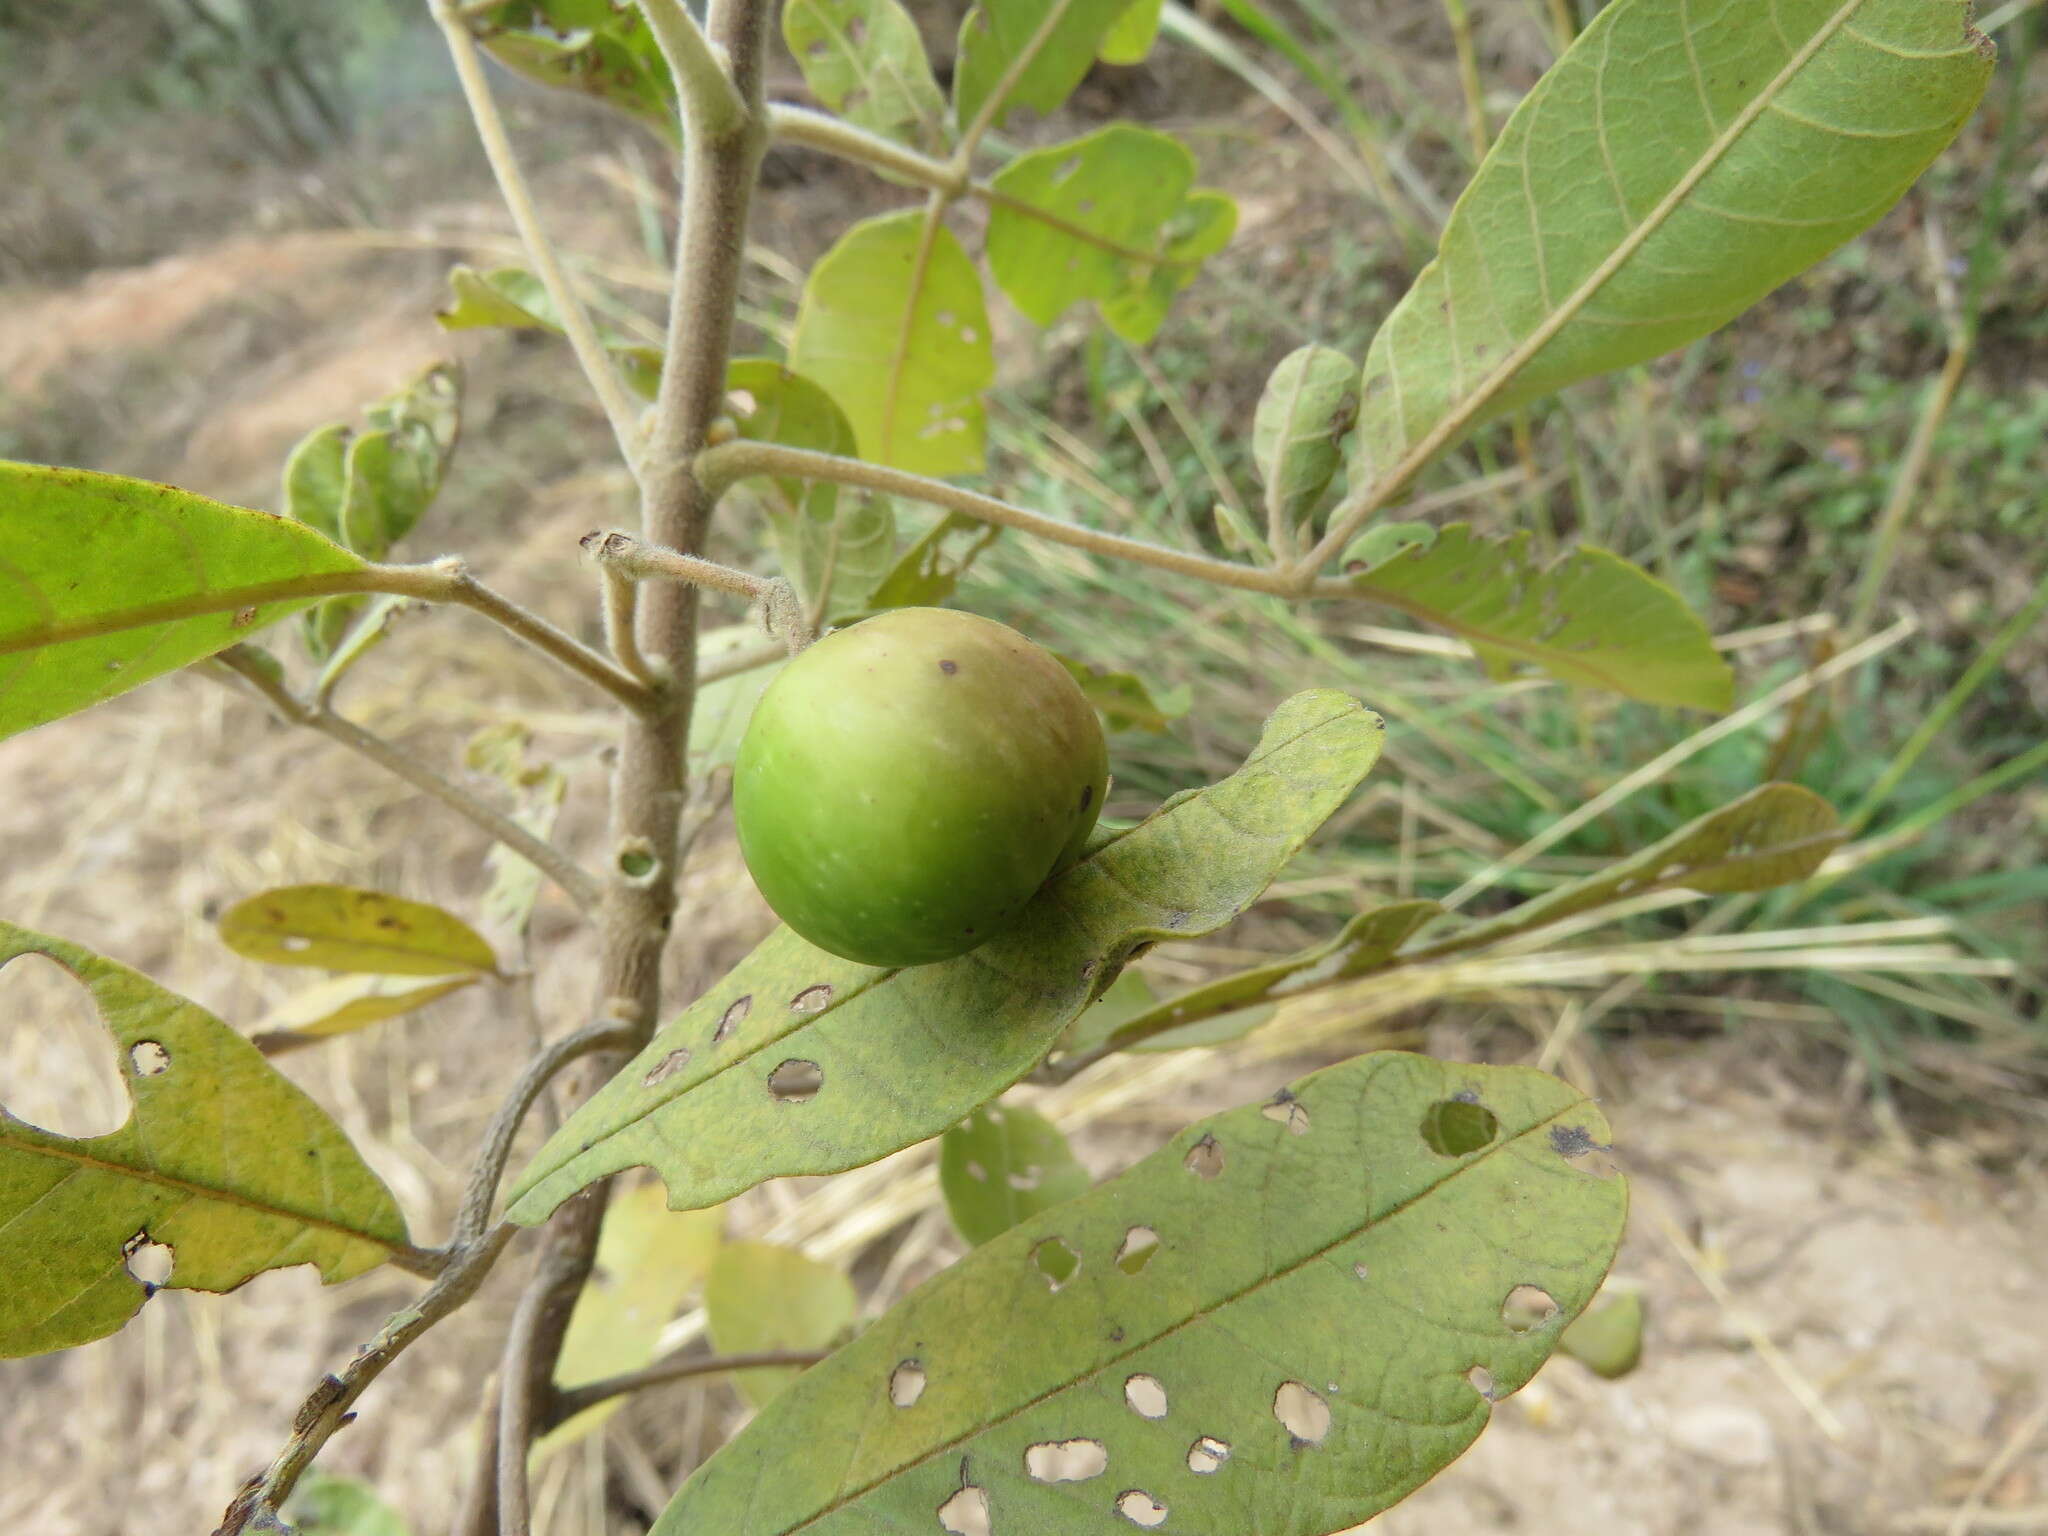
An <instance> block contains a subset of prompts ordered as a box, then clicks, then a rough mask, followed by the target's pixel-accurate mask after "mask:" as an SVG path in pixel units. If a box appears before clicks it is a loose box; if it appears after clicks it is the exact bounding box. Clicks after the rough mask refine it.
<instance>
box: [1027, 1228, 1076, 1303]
mask: <svg viewBox="0 0 2048 1536" xmlns="http://www.w3.org/2000/svg"><path fill="white" fill-rule="evenodd" d="M1031 1267H1032V1268H1033V1269H1035V1270H1037V1271H1038V1272H1039V1273H1040V1274H1041V1275H1043V1276H1044V1277H1045V1283H1046V1285H1047V1287H1048V1288H1049V1289H1051V1290H1055V1291H1056V1290H1058V1289H1059V1288H1060V1287H1061V1286H1063V1285H1065V1284H1066V1283H1067V1282H1068V1281H1069V1280H1071V1279H1073V1278H1074V1274H1075V1272H1076V1271H1077V1270H1079V1269H1080V1267H1081V1255H1080V1254H1078V1253H1076V1252H1074V1250H1073V1249H1071V1248H1069V1247H1068V1246H1067V1245H1066V1243H1065V1242H1063V1241H1062V1240H1061V1239H1059V1238H1057V1237H1048V1238H1047V1239H1046V1240H1045V1241H1044V1242H1042V1243H1040V1244H1039V1245H1038V1246H1037V1247H1036V1248H1033V1249H1032V1250H1031Z"/></svg>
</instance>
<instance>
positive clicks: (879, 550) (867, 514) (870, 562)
mask: <svg viewBox="0 0 2048 1536" xmlns="http://www.w3.org/2000/svg"><path fill="white" fill-rule="evenodd" d="M820 489H825V490H833V489H837V487H821V488H820ZM768 522H769V526H770V527H771V528H772V529H773V530H774V534H775V546H776V552H777V553H778V554H779V555H780V556H781V559H782V571H783V574H784V575H785V576H787V577H788V578H789V580H790V583H791V584H792V585H793V586H794V587H795V588H796V590H797V594H798V595H799V596H800V597H802V598H803V600H804V606H805V607H806V608H808V609H809V610H810V611H811V612H813V613H819V614H822V615H823V617H824V619H825V621H826V622H827V623H830V622H832V621H834V620H838V619H843V618H845V617H847V616H848V615H849V614H855V613H860V612H862V611H863V610H865V609H866V608H867V607H868V606H869V605H870V600H871V598H872V596H873V593H874V591H875V588H876V587H878V586H879V585H881V583H882V582H883V581H884V580H885V579H886V578H887V577H888V575H889V573H890V572H891V571H892V570H894V569H895V566H896V508H895V504H894V503H893V502H892V501H890V500H889V498H888V497H886V496H862V495H848V496H843V497H841V496H832V495H824V496H820V495H817V494H812V495H807V496H805V497H804V499H803V500H802V501H801V502H799V503H798V504H797V506H796V508H795V510H793V511H791V510H785V509H782V508H778V507H774V506H772V505H771V506H770V508H769V513H768Z"/></svg>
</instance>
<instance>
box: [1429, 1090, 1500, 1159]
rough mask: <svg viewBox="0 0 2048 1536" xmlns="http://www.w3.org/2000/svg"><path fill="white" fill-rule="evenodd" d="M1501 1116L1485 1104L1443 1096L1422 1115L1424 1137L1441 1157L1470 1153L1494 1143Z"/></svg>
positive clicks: (1431, 1148) (1464, 1155)
mask: <svg viewBox="0 0 2048 1536" xmlns="http://www.w3.org/2000/svg"><path fill="white" fill-rule="evenodd" d="M1499 1134H1500V1120H1499V1119H1498V1118H1497V1117H1496V1116H1495V1115H1494V1112H1493V1111H1492V1110H1490V1109H1488V1108H1487V1107H1486V1106H1485V1105H1484V1104H1474V1103H1472V1102H1471V1101H1470V1100H1469V1099H1442V1100H1440V1101H1438V1102H1437V1103H1435V1104H1432V1105H1430V1106H1429V1109H1428V1110H1427V1112H1425V1113H1424V1115H1423V1117H1422V1139H1423V1141H1424V1142H1425V1143H1427V1145H1428V1147H1429V1150H1430V1151H1432V1152H1434V1153H1436V1155H1437V1156H1439V1157H1468V1156H1470V1155H1471V1154H1472V1153H1474V1152H1477V1151H1480V1150H1481V1149H1482V1148H1485V1147H1490V1146H1492V1145H1493V1139H1494V1137H1496V1136H1498V1135H1499Z"/></svg>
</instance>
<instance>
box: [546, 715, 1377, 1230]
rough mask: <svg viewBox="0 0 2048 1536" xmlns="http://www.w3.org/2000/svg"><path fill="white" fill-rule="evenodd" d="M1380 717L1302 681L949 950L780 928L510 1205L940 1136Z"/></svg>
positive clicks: (1203, 920) (1166, 929) (1312, 824)
mask: <svg viewBox="0 0 2048 1536" xmlns="http://www.w3.org/2000/svg"><path fill="white" fill-rule="evenodd" d="M1385 729H1386V728H1385V724H1384V722H1383V721H1382V720H1381V719H1380V717H1379V716H1377V715H1375V714H1372V713H1370V712H1368V711H1367V710H1365V709H1363V708H1361V707H1360V706H1359V704H1358V703H1357V701H1356V700H1354V699H1349V698H1346V697H1345V696H1344V695H1342V694H1338V693H1331V692H1328V691H1326V690H1318V691H1313V692H1309V693H1303V694H1297V695H1296V696H1295V697H1294V698H1292V699H1289V700H1288V701H1287V702H1286V703H1284V704H1282V705H1281V706H1280V708H1279V709H1277V710H1276V711H1274V713H1273V716H1272V718H1271V719H1270V720H1268V721H1267V722H1266V729H1265V733H1264V734H1263V735H1262V736H1261V738H1260V740H1259V745H1258V748H1257V749H1256V750H1255V751H1254V752H1253V753H1252V755H1251V757H1250V759H1249V760H1248V761H1247V762H1246V763H1245V765H1244V767H1242V768H1241V769H1239V770H1238V771H1237V772H1236V773H1234V774H1232V775H1231V776H1230V777H1229V778H1227V779H1225V780H1224V781H1223V782H1222V783H1220V784H1213V785H1211V786H1209V787H1208V788H1206V789H1201V790H1195V791H1191V792H1189V793H1187V794H1184V795H1177V796H1175V797H1174V798H1173V799H1171V800H1169V801H1167V802H1166V803H1165V804H1164V805H1162V806H1161V807H1160V808H1159V809H1158V810H1157V811H1155V812H1154V813H1153V814H1152V815H1151V816H1150V817H1149V818H1147V819H1146V820H1145V821H1143V822H1141V823H1140V824H1139V825H1138V826H1136V827H1134V828H1132V829H1130V830H1128V831H1124V832H1121V833H1120V834H1118V835H1115V836H1112V837H1109V838H1107V839H1105V840H1104V841H1103V842H1101V843H1100V844H1099V845H1097V846H1095V847H1093V848H1091V849H1090V850H1089V852H1087V853H1086V854H1084V855H1083V857H1082V858H1081V860H1080V861H1079V862H1077V863H1076V864H1075V865H1074V866H1073V867H1072V868H1070V869H1069V870H1067V871H1066V872H1065V873H1064V874H1062V875H1060V876H1059V877H1057V878H1056V879H1054V880H1052V881H1050V882H1048V883H1047V885H1046V886H1045V888H1044V889H1043V890H1041V891H1040V892H1039V893H1038V895H1037V896H1036V897H1034V898H1033V899H1032V901H1031V903H1030V905H1029V906H1027V907H1026V908H1025V909H1024V912H1023V913H1022V915H1021V916H1020V918H1019V919H1018V921H1017V923H1016V924H1015V925H1014V926H1013V927H1012V928H1011V929H1010V930H1008V931H1007V932H1005V933H1003V934H1001V935H1000V936H998V937H996V938H994V939H991V940H990V941H989V942H988V943H986V944H984V945H982V946H981V948H979V949H976V950H973V951H971V952H969V953H968V954H965V955H962V956H961V957H960V958H959V959H957V960H947V961H941V962H939V963H938V964H935V965H921V966H916V967H913V968H912V969H909V970H897V971H890V970H882V969H878V968H876V967H874V966H865V965H859V964H856V963H854V962H852V961H849V960H841V959H838V958H836V957H834V956H831V955H828V954H826V953H825V952H824V951H822V950H819V949H816V948H814V947H813V946H811V945H809V944H806V943H805V942H804V941H803V940H802V939H799V938H798V937H797V936H796V935H795V934H793V933H791V932H790V931H789V930H788V929H786V928H783V929H778V930H777V931H776V932H775V933H773V934H771V935H770V936H769V937H768V939H767V940H765V941H764V942H763V943H762V944H761V946H760V947H759V948H758V949H756V950H755V951H754V952H753V953H752V954H751V955H749V956H748V957H747V958H746V959H744V960H742V961H741V962H740V963H739V965H737V966H736V967H734V969H733V970H732V971H731V972H730V973H729V974H728V975H727V976H726V977H725V979H724V980H722V981H720V982H719V983H718V984H717V985H716V986H714V987H712V988H711V990H710V991H708V992H706V993H705V994H704V996H703V997H702V998H700V999H699V1000H698V1001H697V1002H696V1003H695V1004H694V1005H692V1006H691V1007H690V1008H688V1009H686V1010H685V1011H684V1012H683V1013H681V1014H680V1015H678V1016H677V1017H675V1018H674V1019H671V1020H670V1021H669V1022H668V1023H667V1024H665V1025H663V1026H662V1027H661V1029H660V1030H658V1031H657V1032H656V1034H655V1038H654V1040H653V1042H652V1043H651V1044H650V1045H649V1046H648V1047H647V1049H646V1050H644V1051H643V1052H641V1054H640V1055H639V1056H638V1057H636V1058H635V1059H634V1060H633V1061H632V1062H631V1063H630V1064H628V1066H627V1067H626V1069H625V1070H624V1071H623V1072H621V1073H620V1074H619V1075H618V1076H617V1077H615V1078H613V1079H612V1081H611V1082H609V1083H607V1084H606V1085H605V1086H604V1087H603V1088H601V1089H599V1090H598V1091H597V1093H596V1094H595V1095H593V1096H592V1098H591V1099H590V1100H589V1101H588V1102H586V1103H585V1104H584V1105H583V1106H582V1107H581V1108H579V1109H578V1110H577V1111H576V1112H575V1113H574V1114H573V1115H571V1116H570V1117H569V1120H568V1122H567V1123H566V1124H565V1125H563V1127H562V1128H561V1130H559V1131H558V1132H556V1133H555V1135H554V1137H553V1138H552V1139H551V1140H550V1141H549V1142H548V1143H547V1144H546V1145H545V1146H543V1147H542V1148H541V1149H540V1151H539V1152H538V1153H537V1154H535V1156H534V1159H533V1162H532V1163H531V1164H530V1165H529V1166H528V1167H527V1169H526V1171H525V1172H524V1173H523V1174H522V1175H521V1177H520V1179H519V1182H518V1185H517V1187H516V1188H515V1189H514V1191H513V1195H512V1204H511V1216H512V1219H513V1220H515V1221H518V1222H521V1223H525V1224H531V1223H534V1222H538V1221H541V1220H543V1219H545V1218H546V1216H547V1215H548V1213H549V1212H550V1211H552V1210H554V1208H555V1207H556V1206H558V1205H560V1204H561V1203H562V1201H564V1200H566V1199H567V1198H568V1197H569V1196H570V1195H573V1194H574V1193H575V1192H576V1191H577V1190H579V1189H581V1188H583V1186H584V1185H586V1184H589V1183H590V1182H592V1181H593V1180H595V1179H599V1178H602V1177H604V1176H605V1175H606V1174H609V1173H616V1172H618V1171H619V1170H621V1169H624V1168H631V1167H635V1166H638V1165H640V1164H646V1165H648V1166H650V1167H652V1168H654V1169H655V1171H656V1172H658V1173H659V1174H660V1175H661V1177H662V1179H663V1180H664V1181H665V1182H666V1184H667V1185H668V1195H669V1203H670V1204H672V1205H674V1206H676V1207H677V1208H679V1209H680V1208H685V1207H690V1206H700V1205H711V1204H715V1203H717V1202H718V1201H721V1200H724V1199H726V1198H728V1197H729V1196H731V1195H734V1194H737V1193H738V1192H739V1191H741V1190H744V1189H750V1188H752V1187H753V1186H754V1185H756V1184H758V1183H760V1182H761V1181H762V1180H763V1179H768V1178H774V1177H777V1176H778V1175H784V1174H799V1173H836V1172H838V1171H839V1170H841V1169H845V1168H853V1167H858V1166H859V1165H861V1164H863V1163H870V1162H873V1161H874V1160H875V1159H876V1158H879V1157H882V1156H884V1155H886V1154H887V1153H890V1152H894V1151H896V1150H897V1149H898V1148H901V1147H906V1146H909V1145H911V1144H912V1143H913V1142H918V1141H922V1140H924V1139H925V1138H926V1137H928V1136H936V1135H938V1134H939V1133H940V1132H941V1131H943V1130H944V1129H945V1128H946V1127H947V1126H949V1125H952V1124H955V1123H956V1122H958V1121H959V1120H961V1119H963V1118H965V1117H966V1116H967V1115H968V1114H969V1113H970V1112H971V1111H973V1110H974V1109H975V1108H976V1107H977V1106H979V1105H981V1104H985V1103H987V1102H988V1101H989V1100H990V1099H992V1098H994V1097H995V1096H996V1095H997V1094H999V1093H1001V1092H1002V1091H1003V1090H1004V1089H1005V1088H1007V1087H1009V1086H1010V1084H1012V1083H1014V1082H1015V1081H1016V1080H1017V1079H1018V1078H1020V1077H1022V1076H1023V1075H1024V1074H1025V1073H1026V1072H1028V1071H1029V1070H1030V1069H1031V1068H1032V1067H1033V1066H1034V1065H1036V1064H1037V1062H1038V1061H1039V1060H1040V1059H1041V1058H1042V1057H1043V1056H1044V1055H1045V1053H1046V1051H1047V1050H1048V1049H1050V1048H1051V1046H1052V1044H1053V1042H1054V1041H1055V1040H1057V1039H1058V1038H1059V1036H1060V1033H1061V1032H1062V1031H1063V1030H1064V1029H1065V1028H1066V1027H1067V1025H1068V1024H1069V1023H1070V1022H1071V1021H1072V1020H1073V1019H1074V1018H1075V1017H1076V1016H1077V1015H1078V1014H1079V1013H1080V1012H1081V1010H1082V1009H1084V1008H1086V1007H1087V1006H1088V1004H1089V1003H1090V1002H1091V1001H1093V1000H1094V998H1095V997H1096V996H1097V995H1098V994H1100V992H1101V991H1102V989H1103V987H1104V986H1105V985H1106V984H1107V982H1108V981H1109V980H1110V979H1112V978H1113V977H1114V976H1115V974H1116V972H1117V970H1118V969H1119V968H1120V967H1121V966H1122V965H1123V963H1124V961H1125V960H1127V959H1128V958H1129V957H1130V955H1131V953H1132V952H1133V951H1134V950H1136V949H1137V948H1138V947H1140V946H1141V945H1144V944H1147V943H1152V942H1156V941H1158V940H1162V939H1177V938H1194V937H1197V936H1199V935H1201V934H1205V933H1211V932H1213V931H1215V930H1216V929H1217V928H1220V927H1222V926H1223V924H1225V923H1227V922H1229V921H1230V920H1231V919H1233V918H1235V917H1236V916H1238V915H1239V914H1240V913H1242V912H1243V911H1244V910H1245V908H1246V907H1247V906H1249V905H1250V904H1251V903H1252V902H1253V901H1255V900H1257V899H1258V896H1259V894H1260V892H1262V891H1263V890H1264V889H1265V888H1266V886H1267V884H1268V883H1269V882H1271V880H1272V879H1273V877H1274V876H1275V875H1276V874H1278V873H1279V871H1280V870H1281V869H1282V868H1283V867H1284V866H1285V864H1286V863H1287V861H1288V860H1289V859H1290V858H1292V857H1293V856H1294V854H1295V852H1296V851H1297V850H1298V849H1299V848H1300V847H1301V845H1302V843H1303V842H1304V841H1305V840H1306V839H1307V838H1308V836H1309V835H1310V834H1311V833H1312V832H1314V831H1315V829H1316V828H1317V827H1319V826H1320V825H1321V824H1322V823H1323V821H1324V820H1325V819H1327V818H1328V817H1329V816H1330V815H1331V813H1333V812H1334V811H1335V810H1336V809H1337V807H1338V806H1340V805H1342V804H1343V803H1344V801H1345V800H1346V799H1347V798H1348V797H1349V796H1350V794H1351V792H1352V790H1353V789H1354V788H1356V787H1357V785H1358V782H1359V781H1360V780H1361V779H1362V778H1364V777H1365V775H1366V773H1367V772H1368V771H1369V770H1370V769H1371V767H1372V765H1373V762H1374V760H1375V759H1376V758H1377V757H1378V756H1379V750H1380V743H1381V740H1382V738H1383V737H1384V735H1385Z"/></svg>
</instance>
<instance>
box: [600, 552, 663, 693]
mask: <svg viewBox="0 0 2048 1536" xmlns="http://www.w3.org/2000/svg"><path fill="white" fill-rule="evenodd" d="M603 574H604V638H605V644H606V645H607V646H609V647H610V648H611V653H612V655H613V656H614V657H615V658H617V660H618V663H619V665H620V666H622V667H624V668H625V669H626V670H627V671H628V672H630V673H632V674H633V675H634V676H635V677H637V678H639V679H640V681H641V682H643V683H645V684H647V685H648V686H649V687H653V686H655V673H654V669H653V667H652V666H651V665H650V664H649V663H648V660H647V658H646V657H645V656H643V655H642V654H641V653H640V635H639V632H638V625H639V622H640V589H639V588H638V587H636V586H635V585H634V584H633V579H632V577H630V576H628V575H626V574H625V573H624V572H622V571H615V570H613V569H612V568H611V567H610V566H606V567H605V568H604V573H603ZM662 661H663V664H664V665H666V664H667V658H666V657H663V658H662Z"/></svg>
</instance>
